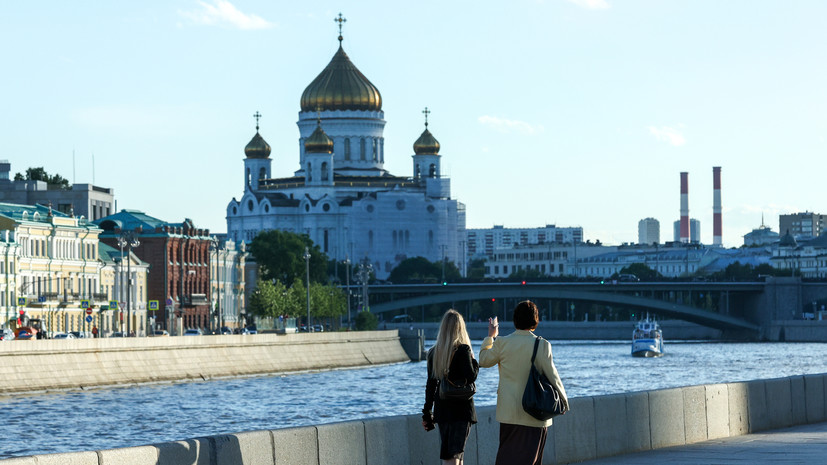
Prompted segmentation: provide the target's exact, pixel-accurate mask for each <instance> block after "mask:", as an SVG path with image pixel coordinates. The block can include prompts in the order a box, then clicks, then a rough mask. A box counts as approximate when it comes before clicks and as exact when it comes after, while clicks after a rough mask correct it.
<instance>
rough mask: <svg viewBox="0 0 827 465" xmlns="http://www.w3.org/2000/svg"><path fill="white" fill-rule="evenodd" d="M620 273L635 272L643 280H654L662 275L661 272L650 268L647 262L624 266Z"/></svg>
mask: <svg viewBox="0 0 827 465" xmlns="http://www.w3.org/2000/svg"><path fill="white" fill-rule="evenodd" d="M618 274H633V275H635V276H637V277H638V279H640V280H641V281H654V280H657V279H658V278H660V277H661V275H660V273H658V272H657V271H655V270H653V269H652V268H649V266H647V265H646V264H645V263H632V264H631V265H629V266H624V267H623V268H622V269H621V270H620V273H618Z"/></svg>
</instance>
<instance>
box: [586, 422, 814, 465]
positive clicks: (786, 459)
mask: <svg viewBox="0 0 827 465" xmlns="http://www.w3.org/2000/svg"><path fill="white" fill-rule="evenodd" d="M628 463H634V464H636V465H640V464H644V465H645V464H667V465H678V464H686V465H689V464H692V465H696V464H749V465H757V464H764V463H771V464H773V465H776V464H803V463H806V464H811V463H827V423H816V424H812V425H802V426H794V427H792V428H787V429H780V430H773V431H763V432H761V433H755V434H747V435H744V436H736V437H731V438H725V439H715V440H711V441H705V442H699V443H695V444H691V445H687V446H676V447H667V448H664V449H658V450H652V451H646V452H638V453H634V454H624V455H618V456H615V457H606V458H601V459H595V460H588V461H585V462H581V464H592V465H593V464H628Z"/></svg>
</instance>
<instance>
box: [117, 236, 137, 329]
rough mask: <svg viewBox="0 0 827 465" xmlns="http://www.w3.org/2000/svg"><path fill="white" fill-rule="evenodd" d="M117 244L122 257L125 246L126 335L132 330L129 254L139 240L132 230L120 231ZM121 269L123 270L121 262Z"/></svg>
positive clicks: (130, 261)
mask: <svg viewBox="0 0 827 465" xmlns="http://www.w3.org/2000/svg"><path fill="white" fill-rule="evenodd" d="M118 245H119V246H120V247H121V257H123V248H124V247H126V258H127V261H126V335H127V336H128V335H129V334H130V333H131V332H132V330H131V326H132V310H131V309H132V307H131V305H130V300H132V289H131V284H132V267H131V266H130V265H131V263H132V260H131V259H130V258H129V256H130V254H132V248H133V247H138V246H139V245H141V241H139V240H138V237H137V234H136V233H135V231H134V230H128V231H121V235H120V236H119V237H118ZM121 270H123V262H121Z"/></svg>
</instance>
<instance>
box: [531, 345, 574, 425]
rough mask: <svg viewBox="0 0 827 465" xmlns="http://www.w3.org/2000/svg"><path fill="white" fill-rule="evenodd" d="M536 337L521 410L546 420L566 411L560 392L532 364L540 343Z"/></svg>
mask: <svg viewBox="0 0 827 465" xmlns="http://www.w3.org/2000/svg"><path fill="white" fill-rule="evenodd" d="M541 339H543V338H541V337H538V338H537V339H535V340H534V353H533V354H532V355H531V371H530V372H529V374H528V382H527V383H526V385H525V391H524V392H523V410H525V411H526V413H527V414H529V415H531V416H532V417H534V418H536V419H538V420H542V421H546V420H548V419H549V418H552V417H556V416H557V415H561V414H563V413H566V408H565V407H564V404H563V400H562V399H561V398H560V393H559V392H557V389H556V388H555V387H554V385H553V384H551V382H550V381H549V380H548V378H547V377H546V375H544V374H543V373H540V370H538V369H537V367H535V366H534V359H535V358H536V357H537V347H538V346H539V345H540V340H541Z"/></svg>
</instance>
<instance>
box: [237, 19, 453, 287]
mask: <svg viewBox="0 0 827 465" xmlns="http://www.w3.org/2000/svg"><path fill="white" fill-rule="evenodd" d="M337 21H339V25H340V31H339V38H338V39H339V49H338V50H337V51H336V54H335V55H333V58H332V59H331V60H330V63H329V64H328V65H327V67H325V68H324V70H322V72H321V73H320V74H319V75H318V76H317V77H316V79H314V80H313V81H312V82H311V83H310V84H309V85H308V86H307V88H306V89H305V90H304V92H303V93H302V96H301V111H299V121H298V122H297V124H298V127H299V134H300V139H299V157H298V158H299V159H298V162H299V163H298V169H297V170H296V171H295V172H294V174H293V176H291V177H287V178H273V177H272V176H271V164H272V162H273V158H271V157H270V145H269V144H268V143H267V142H266V141H265V140H264V138H263V137H262V136H261V134H259V126H258V117H259V116H260V115H259V114H258V113H256V115H255V116H256V134H255V135H254V136H253V138H252V140H251V141H250V143H249V144H247V146H246V147H245V149H244V153H245V159H244V194H243V195H242V196H241V199H240V200H236V199H235V198H233V200H232V201H231V202H230V203H229V205H228V206H227V233H228V235H229V237H230V238H231V239H233V240H234V241H236V242H242V241H243V242H250V241H252V239H253V238H254V237H255V236H256V235H257V234H258V233H259V232H261V231H266V230H271V229H279V230H284V231H290V232H294V233H299V234H307V235H308V236H309V237H310V239H312V240H313V242H314V243H316V244H317V245H318V246H319V248H321V250H322V251H324V252H325V253H326V254H327V256H328V257H330V258H334V259H337V260H345V259H350V261H351V262H353V263H357V262H369V263H370V264H371V265H372V266H373V270H374V272H375V273H376V276H377V278H379V279H384V278H386V277H387V276H388V274H389V273H390V271H391V270H392V269H393V268H394V267H395V266H396V265H398V264H399V262H401V261H402V260H404V259H406V258H412V257H417V256H421V257H425V258H427V259H428V260H431V261H441V260H447V261H452V262H454V263H456V265H457V267H458V268H460V270H462V269H463V268H464V267H463V266H462V262H463V261H464V260H465V257H464V253H463V250H464V241H465V205H464V204H463V203H461V202H459V201H457V200H456V199H452V198H451V184H450V179H449V178H447V177H445V176H443V175H442V170H441V168H440V164H441V163H440V161H441V158H442V155H440V154H439V149H440V147H439V142H437V140H436V138H435V137H434V136H433V135H432V134H431V132H430V131H429V130H428V119H427V117H428V110H427V108H426V109H425V111H424V113H425V130H424V131H423V132H422V135H421V136H419V138H418V139H417V140H416V141H415V142H414V143H413V155H412V161H413V163H412V166H411V168H412V175H411V176H396V175H393V174H391V173H389V172H388V171H387V170H385V169H384V163H385V140H384V138H383V131H384V127H385V119H384V118H385V113H384V112H383V111H382V96H381V94H380V93H379V89H377V88H376V86H375V85H373V84H372V83H371V82H370V81H369V80H368V78H366V77H365V76H364V75H363V74H362V73H361V72H360V71H359V70H358V69H357V68H356V66H354V64H353V63H352V62H351V61H350V58H349V57H348V56H347V54H346V53H345V51H344V49H343V48H342V35H341V23H342V21H343V19H342V18H341V15H340V17H339V19H338V20H337ZM274 158H275V157H274ZM277 162H279V163H286V162H287V161H286V160H285V158H284V157H278V160H277Z"/></svg>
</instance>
